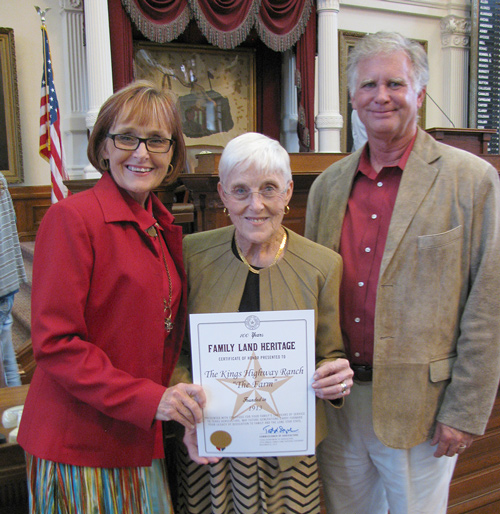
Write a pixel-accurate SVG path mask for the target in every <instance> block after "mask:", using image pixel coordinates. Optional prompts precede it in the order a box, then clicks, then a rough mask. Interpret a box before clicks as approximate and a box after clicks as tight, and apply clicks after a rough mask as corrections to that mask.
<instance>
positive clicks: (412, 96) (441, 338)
mask: <svg viewBox="0 0 500 514" xmlns="http://www.w3.org/2000/svg"><path fill="white" fill-rule="evenodd" d="M348 81H349V91H350V94H351V101H352V104H353V107H354V108H355V109H356V110H357V111H358V114H359V117H360V119H361V121H362V122H363V123H364V125H365V127H366V129H367V135H368V143H367V144H366V145H365V146H364V147H363V148H362V149H359V150H358V151H356V152H355V153H354V154H352V155H350V156H349V157H347V158H345V159H343V160H341V161H339V162H337V163H335V164H334V165H333V166H331V167H330V168H328V169H327V170H326V171H325V172H324V173H322V175H321V176H320V177H318V179H317V180H316V181H315V183H314V184H313V186H312V188H311V192H310V195H309V199H308V208H307V219H306V236H307V237H309V238H310V239H312V240H314V241H317V242H319V243H321V244H323V245H325V246H327V247H329V248H333V249H334V250H335V251H337V252H339V253H340V254H341V255H342V257H343V260H344V274H343V279H342V286H341V292H340V314H341V327H342V333H343V338H344V343H345V346H346V351H347V354H348V357H349V360H350V363H351V366H352V368H353V369H354V370H355V377H354V378H355V384H354V386H353V388H352V392H351V395H350V397H349V399H348V400H347V401H346V405H345V407H344V408H343V409H341V410H338V411H333V410H332V411H331V412H329V420H328V421H329V436H328V437H327V439H326V440H325V441H324V442H323V443H322V445H321V446H320V447H319V449H318V460H319V463H320V469H321V473H322V480H323V483H324V489H325V493H326V500H327V510H328V513H329V514H332V513H334V514H339V513H340V514H382V513H387V510H388V508H389V509H390V513H391V514H408V513H419V514H438V513H445V512H446V506H447V499H448V488H449V482H450V480H451V477H452V474H453V469H454V466H455V462H456V458H457V455H458V454H461V453H462V452H464V451H466V450H467V448H468V447H469V446H470V445H471V444H472V440H473V435H476V434H482V433H484V430H485V427H486V423H487V421H488V417H489V415H490V412H491V408H492V405H493V402H494V400H495V397H496V394H497V389H498V383H499V377H500V300H499V299H500V295H499V294H498V291H499V290H500V188H499V180H498V174H497V171H496V170H495V169H494V168H493V167H491V166H490V165H489V164H488V163H487V162H486V161H484V160H482V159H480V158H478V157H475V156H473V155H472V154H470V153H467V152H464V151H462V150H458V149H455V148H452V147H449V146H446V145H443V144H440V143H438V142H436V141H435V140H434V139H433V138H431V137H430V136H429V135H428V134H426V133H425V132H424V131H422V130H421V129H419V128H418V127H417V111H418V109H419V107H420V106H421V105H422V103H423V100H424V97H425V88H426V84H427V81H428V63H427V57H426V55H425V52H424V51H423V50H422V48H421V47H420V45H418V44H417V43H413V42H411V41H409V40H407V39H406V38H403V37H402V36H400V35H399V34H395V33H377V34H373V35H370V36H366V37H365V38H363V39H362V40H361V41H360V43H358V45H357V46H356V48H355V49H354V50H353V51H352V52H351V54H350V56H349V62H348ZM443 456H445V457H444V458H439V457H443Z"/></svg>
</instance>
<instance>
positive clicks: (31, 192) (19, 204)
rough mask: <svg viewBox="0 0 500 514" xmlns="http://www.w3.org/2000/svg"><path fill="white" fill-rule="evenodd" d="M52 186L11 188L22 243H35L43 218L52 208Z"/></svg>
mask: <svg viewBox="0 0 500 514" xmlns="http://www.w3.org/2000/svg"><path fill="white" fill-rule="evenodd" d="M51 191H52V189H51V187H50V186H17V187H15V186H13V187H10V188H9V192H10V196H11V197H12V203H13V204H14V209H15V211H16V216H17V232H18V234H19V240H20V241H34V240H35V235H36V232H37V230H38V227H39V226H40V222H41V221H42V218H43V216H44V215H45V213H46V212H47V210H48V208H49V207H50V206H51V198H50V197H51Z"/></svg>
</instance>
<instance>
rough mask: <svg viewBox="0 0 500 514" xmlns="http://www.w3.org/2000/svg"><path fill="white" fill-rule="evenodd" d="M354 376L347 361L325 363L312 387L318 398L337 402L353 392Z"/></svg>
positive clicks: (319, 369)
mask: <svg viewBox="0 0 500 514" xmlns="http://www.w3.org/2000/svg"><path fill="white" fill-rule="evenodd" d="M353 375H354V372H353V371H352V369H351V368H350V366H349V361H348V360H347V359H337V360H335V361H330V362H325V364H322V365H321V366H320V367H319V368H318V369H317V370H316V372H315V373H314V376H313V378H314V382H313V383H312V387H313V389H314V391H315V393H316V396H317V397H318V398H321V399H323V400H337V399H338V398H342V397H344V396H347V395H348V394H349V393H350V392H351V387H352V384H353V382H352V377H353Z"/></svg>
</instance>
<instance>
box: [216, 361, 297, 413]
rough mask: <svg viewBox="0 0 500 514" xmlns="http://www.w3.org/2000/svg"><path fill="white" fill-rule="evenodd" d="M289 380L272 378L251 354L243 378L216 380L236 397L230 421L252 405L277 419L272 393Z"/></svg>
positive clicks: (270, 373)
mask: <svg viewBox="0 0 500 514" xmlns="http://www.w3.org/2000/svg"><path fill="white" fill-rule="evenodd" d="M291 378H292V377H291V376H288V377H286V376H285V377H278V376H272V372H268V371H266V370H264V369H262V366H261V365H260V362H259V359H258V358H257V356H256V355H255V352H253V353H252V356H251V357H250V362H249V363H248V367H247V369H246V371H245V373H244V376H243V377H241V378H218V379H217V380H218V381H219V382H220V383H221V384H222V385H224V386H225V387H227V388H228V389H229V390H230V391H232V392H233V393H234V394H235V395H236V402H235V404H234V410H233V415H232V417H231V419H234V418H237V417H238V416H241V415H242V414H243V413H245V412H246V411H247V410H249V409H250V408H252V407H253V406H254V405H258V406H259V407H260V408H261V409H263V410H265V411H267V412H269V413H271V414H273V415H274V416H276V417H278V418H279V417H280V414H279V411H278V406H277V405H276V402H275V401H274V398H273V393H274V392H275V391H276V390H277V389H279V388H280V387H281V386H282V385H283V384H284V383H285V382H287V381H288V380H290V379H291Z"/></svg>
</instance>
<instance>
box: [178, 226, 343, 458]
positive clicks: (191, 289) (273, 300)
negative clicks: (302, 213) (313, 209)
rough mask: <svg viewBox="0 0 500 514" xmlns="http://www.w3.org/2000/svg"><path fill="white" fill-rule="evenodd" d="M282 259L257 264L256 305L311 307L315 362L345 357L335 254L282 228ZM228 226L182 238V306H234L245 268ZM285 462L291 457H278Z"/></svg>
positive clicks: (321, 426) (320, 422)
mask: <svg viewBox="0 0 500 514" xmlns="http://www.w3.org/2000/svg"><path fill="white" fill-rule="evenodd" d="M287 232H288V242H287V247H286V251H285V253H284V255H283V257H282V259H281V260H280V261H279V262H278V263H277V264H275V265H274V266H271V267H269V268H266V269H263V270H261V272H260V274H259V277H260V283H259V286H260V308H261V310H262V311H273V310H294V309H313V310H314V312H315V321H316V363H317V365H318V366H319V365H320V364H322V363H323V362H325V361H328V360H333V359H337V358H339V357H344V358H345V353H344V346H343V342H342V336H341V333H340V325H339V309H338V296H339V287H340V278H341V276H342V259H341V257H340V255H338V254H337V253H335V252H333V251H332V250H329V249H327V248H325V247H323V246H320V245H318V244H316V243H313V242H312V241H310V240H308V239H305V238H304V237H302V236H299V235H298V234H296V233H295V232H292V231H290V230H287ZM233 235H234V227H233V226H230V227H224V228H220V229H216V230H210V231H207V232H200V233H197V234H192V235H188V236H186V237H185V238H184V265H185V268H186V274H187V278H188V312H189V313H190V314H192V313H208V312H237V310H238V307H239V304H240V301H241V296H242V294H243V289H244V287H245V281H246V278H247V275H248V268H247V267H246V266H245V264H243V262H241V261H240V260H239V259H238V258H237V257H235V255H234V254H233V252H232V249H231V242H232V239H233ZM325 404H327V408H331V405H330V403H329V402H324V401H317V402H316V406H317V408H316V420H317V421H316V425H317V427H316V444H319V442H320V441H321V440H322V439H323V438H324V437H325V435H326V422H325V416H324V408H325ZM279 460H280V465H281V466H282V467H288V466H289V465H292V464H293V463H294V462H296V460H297V458H293V457H291V458H288V457H285V458H280V459H279Z"/></svg>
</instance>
